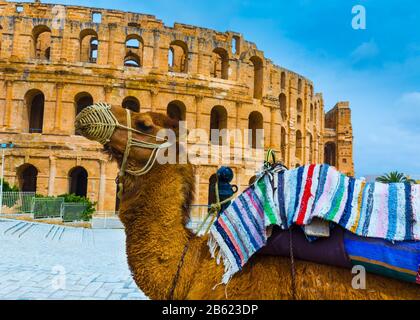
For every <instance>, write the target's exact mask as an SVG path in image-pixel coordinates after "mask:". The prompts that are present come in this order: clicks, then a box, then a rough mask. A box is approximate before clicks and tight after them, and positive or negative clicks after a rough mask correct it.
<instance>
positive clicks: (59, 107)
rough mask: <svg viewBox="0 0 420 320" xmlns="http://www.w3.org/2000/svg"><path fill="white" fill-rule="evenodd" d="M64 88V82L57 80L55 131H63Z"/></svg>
mask: <svg viewBox="0 0 420 320" xmlns="http://www.w3.org/2000/svg"><path fill="white" fill-rule="evenodd" d="M63 88H64V84H63V83H62V82H57V83H56V84H55V96H56V100H55V121H54V131H61V117H62V112H63V110H62V109H63V106H62V104H63V103H62V98H63Z"/></svg>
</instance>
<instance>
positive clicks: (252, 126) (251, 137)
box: [248, 111, 264, 149]
mask: <svg viewBox="0 0 420 320" xmlns="http://www.w3.org/2000/svg"><path fill="white" fill-rule="evenodd" d="M263 126H264V119H263V115H262V114H261V112H258V111H252V112H251V113H250V114H249V117H248V130H249V131H248V143H249V146H250V147H251V148H254V149H255V148H263V147H264V146H263V141H262V139H258V138H261V137H258V136H257V133H258V130H261V129H263Z"/></svg>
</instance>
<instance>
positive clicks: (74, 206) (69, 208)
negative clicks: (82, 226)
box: [60, 202, 87, 222]
mask: <svg viewBox="0 0 420 320" xmlns="http://www.w3.org/2000/svg"><path fill="white" fill-rule="evenodd" d="M86 208H87V205H86V204H84V203H80V202H63V203H62V204H61V213H60V216H61V218H62V219H63V222H73V221H82V220H83V213H84V212H85V210H86Z"/></svg>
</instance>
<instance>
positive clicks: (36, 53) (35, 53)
mask: <svg viewBox="0 0 420 320" xmlns="http://www.w3.org/2000/svg"><path fill="white" fill-rule="evenodd" d="M32 41H33V46H32V47H33V48H32V57H33V58H35V59H40V60H50V58H51V29H50V28H49V27H47V26H46V25H38V26H35V27H34V28H33V29H32Z"/></svg>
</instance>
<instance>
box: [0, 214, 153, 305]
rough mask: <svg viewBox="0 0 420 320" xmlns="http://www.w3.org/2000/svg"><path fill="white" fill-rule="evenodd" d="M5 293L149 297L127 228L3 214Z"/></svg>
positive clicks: (0, 273) (0, 294) (0, 262)
mask: <svg viewBox="0 0 420 320" xmlns="http://www.w3.org/2000/svg"><path fill="white" fill-rule="evenodd" d="M0 299H55V300H58V299H60V300H61V299H66V300H68V299H72V300H73V299H75V300H80V299H94V300H131V299H133V300H143V299H147V297H146V296H145V295H144V294H143V293H142V292H141V291H140V290H138V288H137V287H136V285H135V283H134V282H133V280H132V278H131V275H130V272H129V269H128V266H127V261H126V256H125V235H124V231H123V230H116V229H113V230H102V229H84V228H72V227H63V226H57V225H48V224H41V223H32V222H24V221H17V220H6V219H0Z"/></svg>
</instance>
